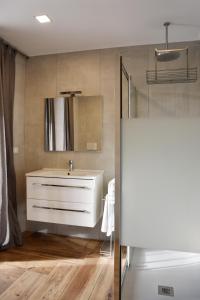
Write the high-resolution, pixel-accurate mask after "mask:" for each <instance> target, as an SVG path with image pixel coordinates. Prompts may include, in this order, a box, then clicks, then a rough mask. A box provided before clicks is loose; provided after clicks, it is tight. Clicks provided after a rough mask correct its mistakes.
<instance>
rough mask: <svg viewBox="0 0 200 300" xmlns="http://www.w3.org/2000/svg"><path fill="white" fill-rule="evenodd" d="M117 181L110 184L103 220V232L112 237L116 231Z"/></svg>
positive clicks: (113, 180)
mask: <svg viewBox="0 0 200 300" xmlns="http://www.w3.org/2000/svg"><path fill="white" fill-rule="evenodd" d="M114 205H115V179H112V180H111V181H110V182H109V183H108V194H107V195H106V197H105V204H104V212H103V219H102V226H101V231H102V232H106V235H107V236H110V235H111V233H112V231H114V229H115V224H114V221H115V210H114Z"/></svg>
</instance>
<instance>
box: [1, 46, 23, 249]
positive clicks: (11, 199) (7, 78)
mask: <svg viewBox="0 0 200 300" xmlns="http://www.w3.org/2000/svg"><path fill="white" fill-rule="evenodd" d="M14 88H15V51H14V50H13V49H12V48H11V47H9V46H7V45H5V44H4V43H3V42H0V250H2V249H6V248H9V247H13V246H19V245H21V244H22V238H21V232H20V227H19V223H18V219H17V201H16V177H15V169H14V157H13V108H14Z"/></svg>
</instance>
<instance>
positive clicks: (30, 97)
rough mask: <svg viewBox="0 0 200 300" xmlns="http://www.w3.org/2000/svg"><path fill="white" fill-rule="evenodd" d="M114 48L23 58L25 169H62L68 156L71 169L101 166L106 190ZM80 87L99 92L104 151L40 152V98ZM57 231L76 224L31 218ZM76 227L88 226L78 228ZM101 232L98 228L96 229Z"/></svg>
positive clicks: (110, 148)
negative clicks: (50, 223)
mask: <svg viewBox="0 0 200 300" xmlns="http://www.w3.org/2000/svg"><path fill="white" fill-rule="evenodd" d="M116 54H117V52H116V51H115V50H99V51H98V50H97V51H86V52H80V53H70V54H59V55H48V56H40V57H33V58H30V59H29V60H28V61H27V73H26V93H25V95H26V96H25V170H26V172H28V171H32V170H36V169H39V168H43V167H49V168H54V167H55V168H66V167H67V163H68V160H69V159H72V160H73V161H74V164H75V168H80V169H102V170H104V171H105V173H104V190H105V192H106V188H107V182H108V180H110V179H111V178H113V177H114V129H115V124H114V117H115V71H114V70H115V62H116ZM66 90H81V91H82V93H83V95H84V96H97V95H101V96H103V141H102V150H101V151H100V152H98V153H91V152H88V153H87V152H85V153H84V152H56V153H47V152H45V151H44V98H45V97H56V96H59V93H60V92H61V91H66ZM47 227H48V229H49V230H50V231H53V232H57V233H64V232H65V233H69V231H70V232H72V231H73V232H74V231H75V230H76V229H74V228H71V227H70V229H69V228H66V226H59V225H58V226H55V225H49V226H47V224H36V223H32V224H30V222H29V228H31V229H38V228H40V229H42V228H47ZM79 231H80V232H82V231H83V232H85V231H86V232H89V235H92V236H93V232H91V231H90V230H89V231H88V230H86V229H85V230H84V229H80V230H79ZM96 231H98V232H99V230H96ZM94 237H97V236H95V235H94Z"/></svg>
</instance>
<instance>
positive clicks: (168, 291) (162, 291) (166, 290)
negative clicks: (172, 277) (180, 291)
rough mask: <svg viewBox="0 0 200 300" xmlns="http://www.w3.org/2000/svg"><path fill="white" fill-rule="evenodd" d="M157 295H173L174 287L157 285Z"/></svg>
mask: <svg viewBox="0 0 200 300" xmlns="http://www.w3.org/2000/svg"><path fill="white" fill-rule="evenodd" d="M158 295H161V296H170V297H174V288H173V287H172V286H164V285H159V286H158Z"/></svg>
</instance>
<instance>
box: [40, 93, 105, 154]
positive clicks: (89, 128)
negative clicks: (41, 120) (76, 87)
mask: <svg viewBox="0 0 200 300" xmlns="http://www.w3.org/2000/svg"><path fill="white" fill-rule="evenodd" d="M102 125H103V98H102V97H101V96H77V97H59V98H46V99H45V151H82V152H85V151H100V150H101V147H102V127H103V126H102Z"/></svg>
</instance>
